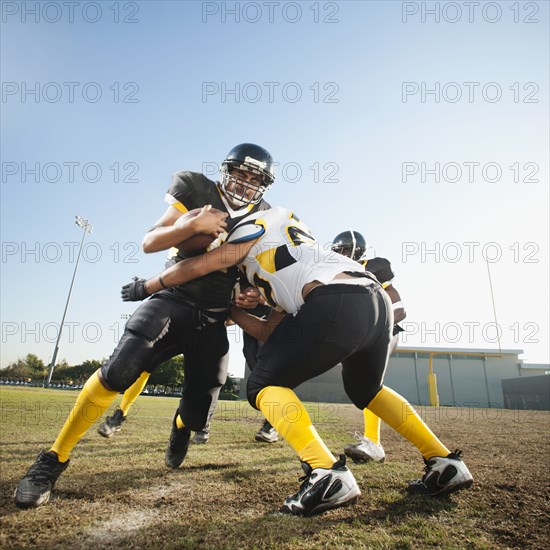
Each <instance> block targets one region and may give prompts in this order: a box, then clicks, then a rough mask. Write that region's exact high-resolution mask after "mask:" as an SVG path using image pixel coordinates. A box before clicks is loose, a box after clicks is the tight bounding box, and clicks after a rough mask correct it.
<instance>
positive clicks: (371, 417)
mask: <svg viewBox="0 0 550 550" xmlns="http://www.w3.org/2000/svg"><path fill="white" fill-rule="evenodd" d="M363 416H364V417H365V437H368V438H369V439H370V440H371V441H373V442H374V443H376V444H377V445H380V424H381V422H380V418H378V417H377V416H376V415H375V414H374V413H373V412H371V411H369V409H363Z"/></svg>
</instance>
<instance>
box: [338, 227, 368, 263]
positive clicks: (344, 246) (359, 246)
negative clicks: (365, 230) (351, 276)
mask: <svg viewBox="0 0 550 550" xmlns="http://www.w3.org/2000/svg"><path fill="white" fill-rule="evenodd" d="M330 248H331V250H334V252H338V254H342V256H347V257H348V258H351V259H352V260H355V261H356V262H358V261H359V260H360V259H362V257H363V256H364V254H365V252H366V251H367V241H366V240H365V237H363V235H361V233H359V231H344V232H343V233H340V234H338V235H336V237H335V238H334V241H332V246H331V247H330Z"/></svg>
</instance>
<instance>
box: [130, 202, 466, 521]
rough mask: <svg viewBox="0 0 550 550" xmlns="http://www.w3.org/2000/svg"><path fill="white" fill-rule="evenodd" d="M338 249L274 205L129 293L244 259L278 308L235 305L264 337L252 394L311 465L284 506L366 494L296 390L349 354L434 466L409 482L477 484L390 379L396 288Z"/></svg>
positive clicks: (379, 405) (356, 395) (347, 379)
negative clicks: (324, 246)
mask: <svg viewBox="0 0 550 550" xmlns="http://www.w3.org/2000/svg"><path fill="white" fill-rule="evenodd" d="M329 254H331V253H329V252H328V251H327V252H325V251H323V250H321V249H320V247H319V246H318V245H317V243H316V241H315V239H314V238H313V236H312V235H311V233H310V231H309V229H308V228H307V226H305V225H304V224H303V223H301V222H300V221H299V220H298V218H297V217H296V216H294V215H293V213H292V212H291V211H289V210H286V209H284V208H272V209H270V210H267V211H265V212H261V213H256V214H253V215H251V216H248V217H247V218H246V219H245V220H243V221H242V222H241V223H239V224H238V225H237V226H236V227H235V228H234V229H233V231H232V232H230V234H229V236H228V238H227V240H226V243H225V244H223V245H222V246H220V247H219V248H218V249H216V250H212V251H211V252H208V253H207V254H205V255H204V256H202V257H198V258H192V259H189V260H185V261H184V262H181V263H180V264H177V265H175V266H173V267H171V268H169V269H167V270H165V271H163V272H162V273H161V274H160V275H159V276H156V277H153V278H152V279H149V280H148V281H145V280H140V281H134V282H132V283H130V284H128V285H125V286H124V287H123V289H122V296H123V299H124V300H140V299H143V298H144V297H146V296H147V295H149V294H150V293H152V292H156V291H158V290H159V289H160V288H162V287H163V286H165V285H166V286H170V285H175V284H181V283H183V282H185V281H190V280H193V279H194V278H196V277H200V276H203V275H205V274H206V273H209V272H212V271H217V270H219V269H224V268H229V267H231V266H233V265H236V264H239V266H240V267H241V269H242V270H243V271H244V272H245V274H246V276H247V278H248V281H249V282H250V283H251V284H254V285H255V286H256V287H257V288H258V289H259V290H260V292H261V293H262V295H263V297H264V298H265V300H266V301H267V302H268V303H269V304H270V305H271V306H273V308H274V309H273V310H272V313H271V315H270V317H269V319H267V321H262V320H260V319H258V318H257V317H254V316H251V315H248V314H247V313H245V311H244V310H242V309H238V308H232V309H231V317H232V319H233V320H234V321H235V322H236V323H237V324H238V325H239V326H241V327H242V328H243V330H246V331H247V332H249V333H250V334H252V335H253V336H254V337H256V338H258V339H259V340H261V341H263V342H265V343H264V345H263V346H262V349H261V351H260V354H259V357H258V363H257V365H256V367H255V369H254V370H253V371H252V373H251V375H250V378H249V379H248V386H247V394H248V400H249V402H250V404H251V405H252V406H253V407H255V408H257V409H259V410H261V411H262V413H263V414H264V415H265V417H266V418H267V419H268V420H269V421H270V423H271V424H272V425H273V426H274V427H275V428H276V429H277V431H278V432H279V433H280V434H281V436H282V437H284V438H285V439H286V440H287V442H288V443H289V444H290V445H291V447H292V448H293V449H294V450H295V451H296V453H297V454H298V456H299V457H300V460H301V461H302V467H303V469H304V472H305V478H304V481H303V483H302V485H301V487H300V489H299V490H298V492H297V493H296V494H295V495H292V496H289V497H288V498H287V499H286V500H285V502H284V504H283V511H286V512H289V513H292V514H296V515H309V514H313V513H316V512H321V511H323V510H326V509H329V508H336V507H339V506H343V505H344V504H348V503H351V502H353V501H354V500H355V499H356V498H357V497H358V496H359V494H360V490H359V487H358V486H357V483H356V481H355V478H354V477H353V474H352V473H351V472H350V470H349V469H348V468H347V467H346V457H345V455H341V456H340V459H339V460H336V458H335V457H334V455H333V454H332V453H331V452H330V451H329V449H328V448H327V446H326V445H325V443H324V442H323V440H322V439H321V438H320V436H319V434H318V433H317V431H316V430H315V428H314V426H313V425H312V423H311V420H310V417H309V415H308V413H307V411H306V409H305V408H304V406H303V404H302V402H301V401H300V400H299V399H298V397H297V396H296V394H295V393H294V392H293V391H292V388H295V387H297V386H298V385H300V384H301V383H303V382H305V381H306V380H309V379H311V378H313V377H314V376H318V375H319V374H322V373H323V372H326V371H328V370H329V369H331V368H332V367H333V366H335V365H336V364H338V363H340V362H341V363H342V365H343V369H342V377H343V382H344V388H345V391H346V393H347V395H348V396H349V397H350V399H351V400H352V402H353V403H354V404H355V405H356V406H357V407H358V408H359V409H361V410H363V409H364V408H365V407H368V408H369V409H370V410H371V411H372V412H373V413H375V414H376V415H377V416H379V417H380V418H381V419H382V420H384V422H386V423H387V424H389V425H390V426H391V427H392V428H394V429H395V430H396V431H397V432H399V433H400V434H401V435H402V436H403V437H405V438H406V439H408V440H409V441H410V442H411V443H413V445H415V446H416V447H417V448H418V450H419V451H420V452H421V454H422V456H423V457H424V461H425V464H426V467H425V474H424V475H423V477H422V479H420V480H415V481H413V482H411V483H410V485H409V487H410V490H412V491H416V492H421V493H424V494H428V495H440V494H447V493H451V492H454V491H457V490H459V489H462V488H465V487H469V486H470V485H471V484H472V482H473V478H472V475H471V474H470V472H469V471H468V468H467V467H466V465H465V464H464V463H463V462H462V460H461V458H460V454H461V453H460V451H455V452H450V451H449V449H447V447H445V446H444V445H443V444H442V443H441V441H440V440H439V439H438V438H437V437H436V436H435V435H434V434H433V433H432V431H431V430H430V429H429V428H428V426H427V425H426V424H425V423H424V422H423V421H422V419H421V418H420V416H419V415H418V414H417V413H416V411H415V410H414V409H413V407H412V406H411V405H410V404H409V403H408V402H407V401H406V400H405V399H404V398H403V397H401V396H400V395H398V394H397V393H395V392H394V391H393V390H391V389H389V388H387V387H385V386H384V385H383V378H384V372H385V369H386V365H387V361H388V357H389V351H390V350H389V348H390V343H391V338H392V330H393V325H394V319H393V308H392V306H391V302H390V299H389V297H388V295H387V293H386V292H384V291H383V290H382V287H381V285H380V284H379V283H378V281H376V280H375V279H374V277H372V278H371V276H370V274H369V273H368V272H366V271H365V270H364V268H363V266H362V265H361V264H359V263H357V262H355V261H353V260H351V259H350V258H346V257H344V256H341V255H338V258H337V260H338V261H337V262H334V261H331V260H329V258H328V255H329ZM284 313H286V315H285V314H284Z"/></svg>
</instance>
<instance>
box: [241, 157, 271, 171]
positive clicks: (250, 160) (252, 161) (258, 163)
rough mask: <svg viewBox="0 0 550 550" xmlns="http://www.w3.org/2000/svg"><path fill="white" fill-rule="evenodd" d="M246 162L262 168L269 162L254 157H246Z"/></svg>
mask: <svg viewBox="0 0 550 550" xmlns="http://www.w3.org/2000/svg"><path fill="white" fill-rule="evenodd" d="M244 162H245V164H252V165H253V166H257V167H258V168H261V169H262V170H265V167H266V166H267V162H262V161H261V160H256V159H254V158H252V157H245V159H244Z"/></svg>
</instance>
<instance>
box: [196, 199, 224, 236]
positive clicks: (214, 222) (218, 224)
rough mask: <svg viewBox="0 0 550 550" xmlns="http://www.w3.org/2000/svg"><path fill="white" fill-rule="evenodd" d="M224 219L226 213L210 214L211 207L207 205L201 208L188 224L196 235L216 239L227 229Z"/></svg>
mask: <svg viewBox="0 0 550 550" xmlns="http://www.w3.org/2000/svg"><path fill="white" fill-rule="evenodd" d="M225 218H227V212H220V211H217V212H212V205H211V204H207V205H206V206H203V207H202V210H201V211H200V213H199V214H198V215H197V216H195V217H194V218H193V219H192V220H191V222H190V223H191V224H192V226H193V229H194V230H195V232H196V233H204V234H205V235H212V236H213V237H217V236H218V235H220V234H221V233H223V232H224V231H225V230H226V228H227V224H226V223H225Z"/></svg>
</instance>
